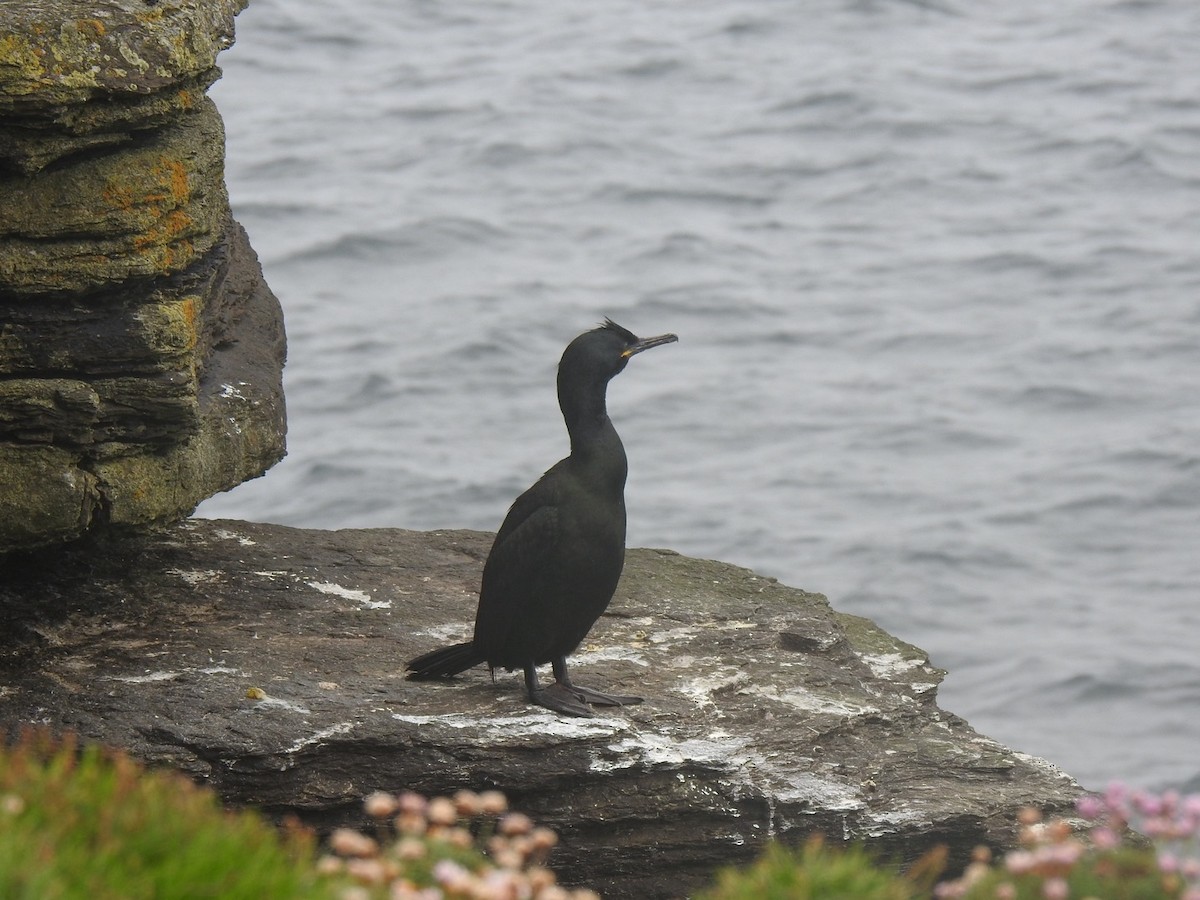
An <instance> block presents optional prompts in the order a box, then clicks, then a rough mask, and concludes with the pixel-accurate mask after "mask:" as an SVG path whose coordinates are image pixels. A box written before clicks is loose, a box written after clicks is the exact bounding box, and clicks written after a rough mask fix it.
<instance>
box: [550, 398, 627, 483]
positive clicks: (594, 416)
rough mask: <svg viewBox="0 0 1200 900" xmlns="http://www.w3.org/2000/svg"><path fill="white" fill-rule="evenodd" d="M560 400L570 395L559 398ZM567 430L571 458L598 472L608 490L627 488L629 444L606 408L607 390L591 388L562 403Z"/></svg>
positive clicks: (598, 477) (598, 480) (596, 473)
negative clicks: (624, 440)
mask: <svg viewBox="0 0 1200 900" xmlns="http://www.w3.org/2000/svg"><path fill="white" fill-rule="evenodd" d="M559 399H560V401H562V400H566V399H567V398H562V397H560V398H559ZM562 407H563V418H564V419H565V420H566V423H567V433H568V434H570V436H571V459H572V460H574V461H575V464H576V465H579V466H584V467H587V468H588V469H591V470H593V471H594V473H595V478H596V479H597V482H598V483H601V484H603V485H604V487H605V488H606V489H607V490H610V491H615V492H617V493H621V492H623V491H624V489H625V476H626V474H627V472H628V464H627V463H626V460H625V447H624V445H623V444H622V443H621V437H620V435H618V434H617V429H616V428H614V427H613V423H612V420H611V419H610V418H609V417H608V411H607V409H606V408H605V392H604V391H603V390H601V391H598V392H597V391H594V390H593V391H589V392H585V393H581V394H579V395H576V396H575V397H573V398H570V400H569V401H568V402H563V403H562Z"/></svg>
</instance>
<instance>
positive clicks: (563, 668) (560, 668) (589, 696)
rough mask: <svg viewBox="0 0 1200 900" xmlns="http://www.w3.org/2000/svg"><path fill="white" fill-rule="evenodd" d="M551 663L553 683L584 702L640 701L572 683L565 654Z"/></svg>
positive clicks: (616, 703)
mask: <svg viewBox="0 0 1200 900" xmlns="http://www.w3.org/2000/svg"><path fill="white" fill-rule="evenodd" d="M551 665H553V666H554V683H555V685H561V686H562V687H564V688H565V689H566V690H568V691H570V692H571V693H572V694H573V695H574V696H576V697H578V698H579V699H580V700H582V701H583V702H584V703H593V704H595V705H596V706H632V705H633V704H634V703H641V702H642V698H641V697H629V696H624V695H620V694H605V693H602V692H600V691H593V690H592V689H591V688H585V687H580V686H579V685H577V684H572V683H571V677H570V676H569V675H568V674H567V658H566V657H565V656H560V657H558V658H557V659H555V660H553V662H552V663H551Z"/></svg>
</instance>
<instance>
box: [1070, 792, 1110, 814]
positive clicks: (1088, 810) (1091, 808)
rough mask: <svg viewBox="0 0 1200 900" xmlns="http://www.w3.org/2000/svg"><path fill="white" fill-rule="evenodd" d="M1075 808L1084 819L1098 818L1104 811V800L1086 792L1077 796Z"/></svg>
mask: <svg viewBox="0 0 1200 900" xmlns="http://www.w3.org/2000/svg"><path fill="white" fill-rule="evenodd" d="M1075 808H1076V809H1077V810H1079V814H1080V815H1081V816H1083V817H1084V818H1085V819H1093V820H1094V819H1099V818H1100V816H1101V815H1102V814H1103V813H1104V801H1103V800H1101V799H1100V798H1099V797H1097V796H1096V795H1095V794H1086V795H1084V796H1083V797H1080V798H1079V801H1078V802H1077V803H1076V804H1075Z"/></svg>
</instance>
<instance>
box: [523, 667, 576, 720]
mask: <svg viewBox="0 0 1200 900" xmlns="http://www.w3.org/2000/svg"><path fill="white" fill-rule="evenodd" d="M555 671H556V673H557V669H556V670H555ZM525 689H526V690H527V691H528V692H529V699H530V700H531V701H532V702H534V703H536V704H537V705H538V706H544V707H546V709H552V710H554V711H555V712H560V713H566V714H567V715H568V716H581V717H583V718H585V719H591V718H593V715H592V711H591V710H590V709H588V708H587V707H586V706H584V705H583V703H581V702H580V701H581V700H582V699H583V698H581V697H579V696H578V694H577V693H576V692H575V691H574V690H572V689H571V688H568V687H565V686H564V685H562V684H560V683H559V682H558V681H555V682H554V684H552V685H550V687H546V688H544V687H541V686H540V685H539V684H538V677H537V666H535V665H534V664H533V663H531V662H530V663H526V664H525Z"/></svg>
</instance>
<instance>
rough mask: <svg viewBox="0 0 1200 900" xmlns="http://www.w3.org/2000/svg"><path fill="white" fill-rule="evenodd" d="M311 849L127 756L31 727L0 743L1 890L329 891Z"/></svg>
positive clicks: (93, 895)
mask: <svg viewBox="0 0 1200 900" xmlns="http://www.w3.org/2000/svg"><path fill="white" fill-rule="evenodd" d="M314 854H315V845H314V841H313V840H312V839H311V838H310V837H308V836H306V835H303V834H301V833H299V832H298V831H295V832H287V833H282V832H280V831H279V830H277V829H275V828H274V827H272V826H270V825H269V824H267V823H266V822H264V821H263V820H262V819H261V817H259V816H257V815H255V814H253V813H250V812H236V813H233V812H227V811H225V810H224V809H222V808H221V806H220V804H219V802H218V801H217V799H216V796H215V795H214V794H213V793H212V792H211V791H207V790H204V789H201V788H198V787H196V786H195V785H193V784H192V783H191V782H189V781H187V780H186V779H185V778H183V777H182V776H180V775H176V774H169V773H165V772H153V771H147V770H145V769H143V768H142V767H141V766H140V765H138V764H137V763H135V762H134V761H133V760H131V759H130V758H129V757H128V756H125V755H123V754H120V753H114V752H110V751H105V750H102V749H100V748H97V747H86V748H83V749H82V750H80V749H79V748H77V747H76V746H75V743H74V742H73V741H72V740H71V739H69V738H68V739H65V740H64V741H61V742H58V741H54V740H52V739H50V738H49V737H47V736H45V735H42V734H36V733H30V734H27V735H25V736H23V737H22V738H21V739H20V741H18V743H16V744H15V745H14V746H11V747H7V748H6V747H2V746H0V897H4V898H6V900H109V898H112V900H117V898H120V900H141V898H146V900H207V898H221V900H241V898H246V900H251V898H253V900H261V898H271V897H311V898H324V897H332V896H334V893H333V889H332V887H331V885H329V884H328V883H327V882H326V883H322V882H320V881H319V880H318V878H317V876H316V874H315V872H314V871H313V866H312V859H313V857H314Z"/></svg>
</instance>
